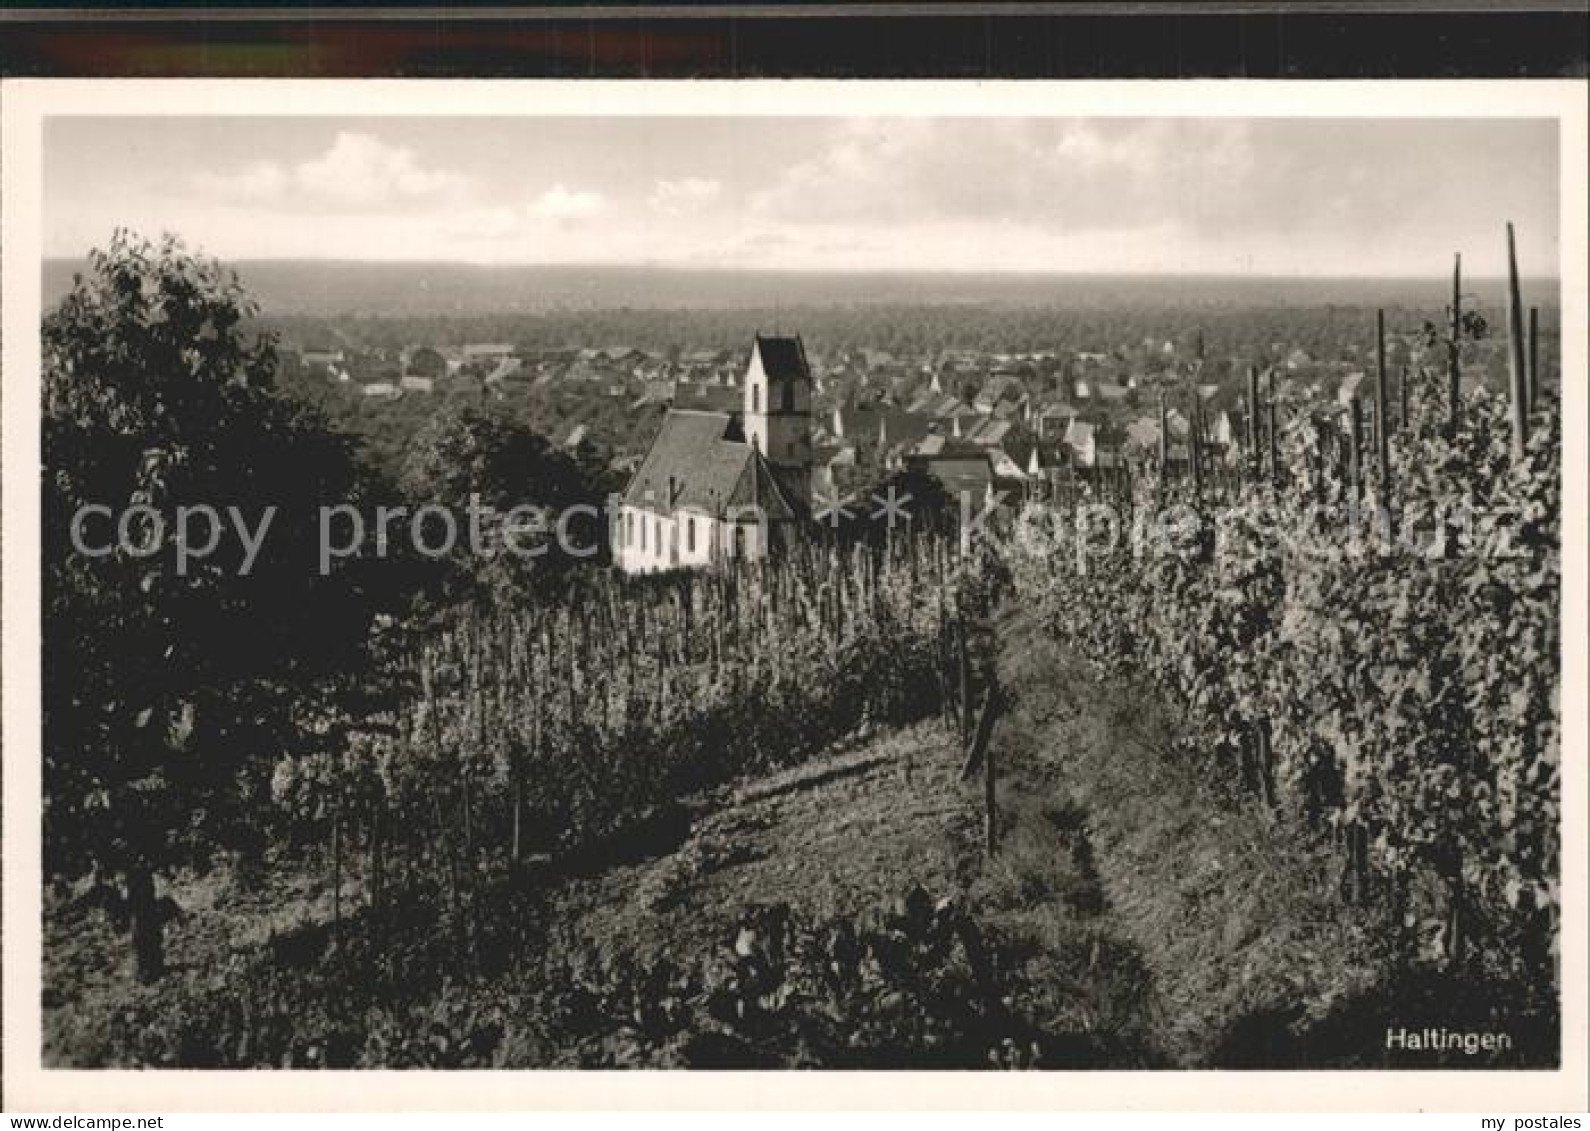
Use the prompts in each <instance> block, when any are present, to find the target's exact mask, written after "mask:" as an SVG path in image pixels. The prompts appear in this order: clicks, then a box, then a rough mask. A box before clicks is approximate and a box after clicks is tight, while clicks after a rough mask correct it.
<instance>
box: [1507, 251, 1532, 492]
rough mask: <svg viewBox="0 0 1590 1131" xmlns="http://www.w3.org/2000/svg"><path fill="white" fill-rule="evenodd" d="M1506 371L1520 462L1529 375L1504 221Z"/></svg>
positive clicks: (1525, 440)
mask: <svg viewBox="0 0 1590 1131" xmlns="http://www.w3.org/2000/svg"><path fill="white" fill-rule="evenodd" d="M1507 346H1508V349H1507V375H1508V378H1509V380H1508V384H1509V387H1510V388H1511V392H1512V398H1511V400H1512V405H1511V408H1512V418H1513V462H1514V463H1522V462H1523V459H1524V451H1525V448H1526V447H1527V446H1528V443H1529V387H1528V380H1529V375H1528V373H1527V372H1526V370H1525V366H1526V364H1527V362H1526V360H1525V357H1524V307H1523V300H1522V299H1521V298H1520V297H1519V293H1518V253H1517V251H1516V249H1515V247H1514V243H1513V225H1512V222H1511V221H1509V222H1508V225H1507Z"/></svg>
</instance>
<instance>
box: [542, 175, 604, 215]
mask: <svg viewBox="0 0 1590 1131" xmlns="http://www.w3.org/2000/svg"><path fill="white" fill-rule="evenodd" d="M606 207H607V198H606V197H604V196H603V195H602V194H601V193H599V192H590V191H587V190H582V189H575V190H570V189H567V188H564V187H563V185H562V184H556V185H553V186H552V187H551V188H549V189H547V191H546V192H544V193H542V194H541V195H540V196H538V197H536V199H535V200H533V201H531V203H530V207H529V208H528V209H527V214H528V215H529V217H530V218H531V219H532V220H542V221H547V222H550V223H554V224H565V223H572V222H575V221H579V220H589V219H590V218H591V217H593V216H595V215H597V214H598V213H600V212H601V211H603V210H604V209H605V208H606Z"/></svg>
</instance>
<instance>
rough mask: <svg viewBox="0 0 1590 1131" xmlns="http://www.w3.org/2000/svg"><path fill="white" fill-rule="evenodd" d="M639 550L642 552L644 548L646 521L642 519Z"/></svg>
mask: <svg viewBox="0 0 1590 1131" xmlns="http://www.w3.org/2000/svg"><path fill="white" fill-rule="evenodd" d="M630 517H632V518H633V517H634V516H633V515H631V516H630ZM640 548H641V549H642V550H644V549H645V548H646V520H645V519H644V518H643V519H641V520H640Z"/></svg>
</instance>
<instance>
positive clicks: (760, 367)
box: [745, 334, 812, 504]
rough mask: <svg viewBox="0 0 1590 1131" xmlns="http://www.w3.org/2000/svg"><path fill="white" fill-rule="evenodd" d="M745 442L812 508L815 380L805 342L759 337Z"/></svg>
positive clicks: (749, 381) (748, 382)
mask: <svg viewBox="0 0 1590 1131" xmlns="http://www.w3.org/2000/svg"><path fill="white" fill-rule="evenodd" d="M745 438H746V442H747V443H749V444H751V445H752V446H753V447H755V448H756V449H757V450H758V451H759V452H761V453H762V456H763V458H764V459H766V460H767V462H768V465H769V466H770V467H771V468H772V469H773V471H774V472H775V473H776V474H777V475H778V477H779V479H780V481H781V482H783V483H784V484H786V485H787V486H788V488H789V490H790V491H791V493H792V494H794V495H795V496H796V497H797V498H799V499H800V501H801V502H802V503H803V504H809V503H810V502H811V468H812V377H811V370H810V368H809V367H808V366H807V364H806V349H805V347H804V346H803V345H802V344H801V340H800V338H798V337H794V338H786V337H764V336H763V335H761V334H758V335H757V336H756V341H755V344H754V345H753V346H752V348H751V362H750V366H749V368H748V369H747V370H746V374H745Z"/></svg>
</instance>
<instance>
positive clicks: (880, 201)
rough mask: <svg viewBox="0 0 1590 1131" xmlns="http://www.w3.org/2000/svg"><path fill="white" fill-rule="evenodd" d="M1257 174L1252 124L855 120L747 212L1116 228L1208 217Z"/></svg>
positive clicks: (817, 218)
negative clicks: (1225, 189)
mask: <svg viewBox="0 0 1590 1131" xmlns="http://www.w3.org/2000/svg"><path fill="white" fill-rule="evenodd" d="M1253 169H1254V158H1253V147H1252V143H1251V137H1250V134H1249V129H1248V124H1247V123H1244V122H1222V121H1212V120H1203V121H1192V120H1188V121H1179V120H1136V121H1128V120H1108V119H1106V120H1101V121H1078V120H1054V119H1001V120H976V121H973V120H933V119H896V120H861V121H854V122H847V123H844V124H842V125H840V126H839V127H837V128H836V129H835V130H834V132H833V134H832V135H831V137H830V138H829V140H828V143H827V144H826V145H825V146H823V147H822V148H820V149H819V151H818V152H817V153H816V154H814V155H813V156H812V157H809V158H807V159H806V160H803V161H798V162H796V163H795V164H793V165H791V166H789V167H787V168H786V169H785V171H784V172H783V174H782V175H781V176H779V177H778V178H776V179H775V180H774V181H773V183H772V184H771V185H769V186H768V187H767V188H765V189H763V190H761V191H759V192H758V193H756V194H755V195H754V196H753V197H752V200H751V208H752V211H753V212H756V213H758V214H760V215H762V216H763V217H766V218H768V219H781V220H785V221H792V222H800V221H808V222H844V221H850V222H877V223H884V224H888V223H913V222H921V221H922V220H923V219H933V220H947V221H954V220H972V219H975V220H980V221H982V222H985V223H1023V222H1041V223H1045V224H1047V225H1050V226H1052V227H1054V228H1055V229H1056V230H1063V231H1072V232H1076V231H1095V230H1103V231H1108V230H1123V229H1127V228H1135V227H1138V226H1141V225H1142V224H1143V223H1150V222H1151V223H1159V222H1161V221H1162V220H1163V219H1165V218H1166V217H1167V216H1179V215H1184V214H1185V215H1189V216H1193V215H1196V216H1197V217H1198V218H1200V219H1205V220H1208V219H1212V218H1215V217H1217V216H1218V215H1220V214H1221V213H1222V212H1223V211H1224V210H1227V209H1228V202H1230V201H1232V200H1233V199H1234V196H1235V194H1234V193H1233V192H1216V191H1213V188H1214V186H1217V185H1225V186H1229V187H1230V188H1232V189H1235V188H1236V187H1237V185H1238V184H1239V183H1240V182H1241V181H1242V180H1243V179H1244V178H1245V177H1248V176H1249V175H1251V174H1252V172H1253Z"/></svg>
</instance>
